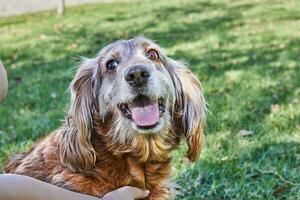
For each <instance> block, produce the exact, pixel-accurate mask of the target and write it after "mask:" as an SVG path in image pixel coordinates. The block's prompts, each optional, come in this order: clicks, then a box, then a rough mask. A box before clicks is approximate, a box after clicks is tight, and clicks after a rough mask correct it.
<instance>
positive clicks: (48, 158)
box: [4, 37, 206, 200]
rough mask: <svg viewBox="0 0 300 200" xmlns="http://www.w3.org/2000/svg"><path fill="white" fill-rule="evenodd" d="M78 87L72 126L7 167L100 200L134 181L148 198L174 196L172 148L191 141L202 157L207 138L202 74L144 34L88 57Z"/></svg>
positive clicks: (192, 156)
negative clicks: (204, 130)
mask: <svg viewBox="0 0 300 200" xmlns="http://www.w3.org/2000/svg"><path fill="white" fill-rule="evenodd" d="M70 90H71V105H70V110H69V112H68V115H67V116H66V119H65V121H64V124H63V125H62V126H61V127H60V128H59V129H57V130H56V131H54V132H53V133H52V134H50V135H49V136H47V137H46V138H45V139H43V140H42V141H41V142H39V143H38V144H37V145H36V146H35V147H34V148H32V149H31V150H30V151H29V152H26V153H21V154H18V155H16V156H14V157H13V158H12V159H11V160H10V161H9V163H8V164H7V165H6V167H5V168H4V171H5V172H6V173H17V174H24V175H28V176H31V177H34V178H37V179H40V180H42V181H45V182H48V183H52V184H54V185H57V186H60V187H63V188H66V189H69V190H72V191H77V192H81V193H85V194H89V195H94V196H97V197H101V196H103V195H104V194H106V193H107V192H110V191H112V190H114V189H116V188H119V187H121V186H125V185H130V186H136V187H140V188H147V189H149V190H150V195H149V197H148V198H147V199H151V200H167V199H172V198H173V190H172V184H171V181H170V171H171V154H170V153H171V151H173V150H174V149H176V148H177V147H178V145H179V142H180V139H181V138H184V140H185V141H186V142H187V145H188V152H187V157H188V158H189V160H190V161H195V160H197V158H198V157H199V154H200V151H201V147H202V143H203V123H204V118H205V111H206V103H205V99H204V97H203V92H202V88H201V85H200V82H199V81H198V79H197V78H196V76H194V75H193V74H192V73H191V71H190V70H188V69H187V67H186V66H185V65H184V64H182V63H181V62H178V61H175V60H172V59H171V58H169V57H167V56H166V55H165V54H164V53H163V51H162V50H161V49H160V47H159V46H158V45H157V44H155V43H154V42H152V41H150V40H149V39H146V38H143V37H136V38H133V39H130V40H120V41H117V42H114V43H112V44H110V45H108V46H106V47H105V48H103V49H102V50H101V51H100V52H99V54H98V55H97V57H96V58H93V59H86V60H84V61H83V63H82V65H81V66H80V67H79V69H78V71H77V73H76V76H75V78H74V79H73V81H72V83H71V85H70Z"/></svg>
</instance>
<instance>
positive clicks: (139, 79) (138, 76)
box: [125, 65, 150, 87]
mask: <svg viewBox="0 0 300 200" xmlns="http://www.w3.org/2000/svg"><path fill="white" fill-rule="evenodd" d="M149 77H150V71H149V70H148V69H147V67H145V66H143V65H137V66H133V67H130V68H129V69H127V70H126V72H125V80H126V81H127V82H128V83H129V84H130V85H132V86H136V87H141V86H144V85H145V84H146V83H147V81H148V79H149Z"/></svg>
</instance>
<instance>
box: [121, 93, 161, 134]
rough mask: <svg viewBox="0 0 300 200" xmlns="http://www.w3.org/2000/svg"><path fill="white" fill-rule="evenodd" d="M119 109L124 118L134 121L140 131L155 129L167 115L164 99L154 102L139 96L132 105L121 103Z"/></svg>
mask: <svg viewBox="0 0 300 200" xmlns="http://www.w3.org/2000/svg"><path fill="white" fill-rule="evenodd" d="M118 108H119V109H120V111H121V112H122V114H123V116H124V117H126V118H128V119H130V120H132V121H133V122H134V123H135V124H136V126H137V128H139V129H153V128H155V127H156V126H157V125H158V124H159V118H161V117H162V116H163V114H164V113H165V103H164V99H163V98H159V99H156V100H152V99H150V98H149V97H147V96H142V95H140V96H137V97H136V98H134V99H133V101H132V102H131V103H121V104H119V105H118Z"/></svg>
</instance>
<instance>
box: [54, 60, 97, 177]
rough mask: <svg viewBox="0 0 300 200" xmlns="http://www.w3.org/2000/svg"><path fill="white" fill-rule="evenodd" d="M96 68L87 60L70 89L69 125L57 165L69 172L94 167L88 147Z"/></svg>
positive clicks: (94, 61)
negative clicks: (62, 166) (63, 166)
mask: <svg viewBox="0 0 300 200" xmlns="http://www.w3.org/2000/svg"><path fill="white" fill-rule="evenodd" d="M97 68H98V64H97V62H96V60H93V59H88V60H85V61H84V62H83V64H82V65H81V66H80V67H79V69H78V71H77V73H76V75H75V78H74V79H73V81H72V83H71V85H70V91H71V105H70V110H69V113H68V118H69V120H68V121H69V122H68V125H67V126H66V129H65V130H64V133H63V134H62V135H61V143H60V145H61V146H60V158H61V162H62V163H63V164H64V165H65V166H67V167H68V168H69V169H71V170H72V171H75V172H77V171H83V170H86V169H90V168H92V167H93V166H94V165H95V162H96V152H95V150H94V148H93V146H92V143H91V134H92V131H93V119H92V116H93V112H94V111H95V103H96V101H97V100H96V98H97V97H96V96H97V94H95V91H96V90H95V87H97V85H98V83H97V81H99V80H97V79H99V78H97V77H96V76H97V74H98V73H97Z"/></svg>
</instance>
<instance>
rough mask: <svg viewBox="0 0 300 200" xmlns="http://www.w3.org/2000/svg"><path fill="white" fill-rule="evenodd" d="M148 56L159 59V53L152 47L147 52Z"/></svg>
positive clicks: (151, 58)
mask: <svg viewBox="0 0 300 200" xmlns="http://www.w3.org/2000/svg"><path fill="white" fill-rule="evenodd" d="M146 57H147V58H149V59H150V60H157V59H158V53H157V52H156V51H155V50H153V49H151V50H149V51H148V52H147V53H146Z"/></svg>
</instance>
